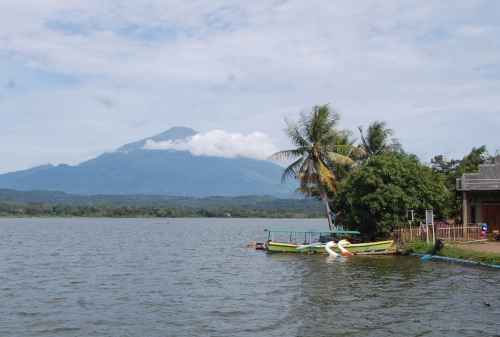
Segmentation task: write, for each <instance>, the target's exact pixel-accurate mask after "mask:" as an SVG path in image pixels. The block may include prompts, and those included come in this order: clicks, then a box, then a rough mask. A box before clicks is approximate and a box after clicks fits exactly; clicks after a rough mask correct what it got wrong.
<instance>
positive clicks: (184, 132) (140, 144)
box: [116, 126, 198, 152]
mask: <svg viewBox="0 0 500 337" xmlns="http://www.w3.org/2000/svg"><path fill="white" fill-rule="evenodd" d="M197 133H198V132H196V131H195V130H193V129H191V128H186V127H183V126H175V127H173V128H171V129H168V130H167V131H165V132H162V133H160V134H157V135H156V136H153V137H148V138H144V139H141V140H138V141H136V142H133V143H129V144H125V145H123V146H122V147H120V148H118V150H116V151H118V152H130V151H135V150H141V149H143V148H144V145H146V142H147V141H148V140H153V141H155V142H165V141H169V140H170V141H175V140H180V139H186V138H189V137H192V136H194V135H195V134H197Z"/></svg>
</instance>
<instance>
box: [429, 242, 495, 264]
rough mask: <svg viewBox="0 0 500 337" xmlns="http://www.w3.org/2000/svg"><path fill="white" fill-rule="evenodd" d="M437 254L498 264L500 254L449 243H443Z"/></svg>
mask: <svg viewBox="0 0 500 337" xmlns="http://www.w3.org/2000/svg"><path fill="white" fill-rule="evenodd" d="M438 255H441V256H447V257H453V258H457V259H463V260H469V261H475V262H483V263H488V264H497V265H500V254H495V253H486V252H476V251H472V250H468V249H463V248H459V247H457V246H454V245H449V244H448V245H445V246H444V247H443V249H441V250H440V251H439V253H438Z"/></svg>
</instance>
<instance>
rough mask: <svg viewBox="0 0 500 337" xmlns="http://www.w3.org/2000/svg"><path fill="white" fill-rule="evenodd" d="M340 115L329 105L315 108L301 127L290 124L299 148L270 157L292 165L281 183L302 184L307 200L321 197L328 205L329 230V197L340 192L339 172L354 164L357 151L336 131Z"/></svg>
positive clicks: (344, 134) (293, 138) (289, 130)
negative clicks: (354, 153) (338, 186)
mask: <svg viewBox="0 0 500 337" xmlns="http://www.w3.org/2000/svg"><path fill="white" fill-rule="evenodd" d="M338 121H339V115H338V114H337V113H336V112H334V111H332V110H331V109H330V107H329V106H328V105H321V106H315V107H314V108H313V110H312V111H311V112H310V113H308V114H302V115H301V118H300V119H299V121H298V123H293V122H287V124H288V128H287V130H286V132H287V135H288V136H289V138H290V140H291V141H292V143H293V145H294V146H296V148H294V149H291V150H284V151H280V152H277V153H275V154H274V155H272V156H271V158H272V159H275V160H283V161H292V163H291V164H290V165H289V166H288V167H287V168H286V169H285V170H284V172H283V175H282V181H283V182H284V181H286V180H287V179H289V178H295V179H298V180H299V183H300V187H299V190H300V191H301V192H303V193H304V194H306V195H307V196H319V197H320V199H321V200H322V201H323V203H324V205H325V211H326V215H327V218H328V226H329V228H330V230H333V229H334V228H333V223H332V217H331V210H330V206H329V200H328V194H331V193H335V192H336V191H337V184H338V177H337V174H336V172H337V168H340V167H345V166H348V165H351V164H353V160H352V159H351V158H350V155H351V154H352V151H353V150H354V147H353V146H352V144H351V143H350V142H349V140H348V138H349V137H348V135H347V134H346V133H345V132H343V131H339V130H337V128H336V126H337V124H338Z"/></svg>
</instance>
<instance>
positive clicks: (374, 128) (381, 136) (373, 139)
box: [358, 121, 401, 158]
mask: <svg viewBox="0 0 500 337" xmlns="http://www.w3.org/2000/svg"><path fill="white" fill-rule="evenodd" d="M358 129H359V133H360V134H361V149H362V151H363V152H364V157H365V158H369V157H372V156H375V155H378V154H381V153H384V152H389V151H395V150H398V149H400V147H401V145H400V144H399V143H398V142H397V141H396V140H395V139H392V140H391V139H390V137H391V136H392V135H393V134H394V131H393V130H392V129H389V128H387V127H386V123H385V122H380V121H375V122H373V123H371V124H370V125H369V126H368V129H367V131H366V136H365V134H364V132H363V128H362V127H359V128H358Z"/></svg>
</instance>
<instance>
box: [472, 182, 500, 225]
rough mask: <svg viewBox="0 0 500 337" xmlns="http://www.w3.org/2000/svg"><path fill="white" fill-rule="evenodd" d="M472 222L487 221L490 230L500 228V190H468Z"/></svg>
mask: <svg viewBox="0 0 500 337" xmlns="http://www.w3.org/2000/svg"><path fill="white" fill-rule="evenodd" d="M467 195H468V199H469V205H470V206H469V212H468V213H469V221H468V222H470V223H483V222H484V223H487V224H488V225H489V230H490V231H492V230H500V191H490V192H473V191H469V192H467Z"/></svg>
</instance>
